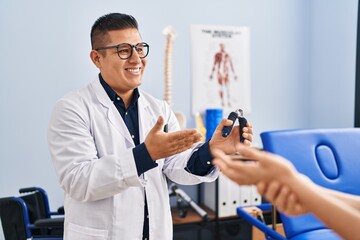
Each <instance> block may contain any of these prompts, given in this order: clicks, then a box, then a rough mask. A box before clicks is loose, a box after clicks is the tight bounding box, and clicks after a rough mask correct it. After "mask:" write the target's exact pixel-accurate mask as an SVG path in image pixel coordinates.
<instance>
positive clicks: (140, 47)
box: [95, 42, 150, 60]
mask: <svg viewBox="0 0 360 240" xmlns="http://www.w3.org/2000/svg"><path fill="white" fill-rule="evenodd" d="M149 47H150V46H149V44H147V43H144V42H141V43H137V44H135V45H131V44H130V43H120V44H118V45H115V46H107V47H98V48H96V49H95V50H96V51H99V50H105V49H110V48H116V52H117V54H118V56H119V58H120V59H122V60H126V59H129V58H130V57H131V56H132V54H133V49H134V48H135V50H136V52H137V54H138V55H139V58H146V56H147V55H148V54H149Z"/></svg>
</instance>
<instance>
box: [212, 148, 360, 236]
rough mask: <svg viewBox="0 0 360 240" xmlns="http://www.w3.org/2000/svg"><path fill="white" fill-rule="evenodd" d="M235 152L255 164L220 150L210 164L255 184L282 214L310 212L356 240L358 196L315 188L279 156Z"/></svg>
mask: <svg viewBox="0 0 360 240" xmlns="http://www.w3.org/2000/svg"><path fill="white" fill-rule="evenodd" d="M237 149H238V152H239V153H240V154H241V155H243V156H244V157H245V158H248V159H253V160H256V162H241V161H233V160H231V159H230V157H229V156H227V155H226V154H224V152H222V151H221V150H216V151H214V156H215V159H214V160H213V164H214V165H215V166H217V167H218V168H219V169H220V170H221V171H222V173H224V174H225V175H226V176H228V177H229V178H230V179H232V180H233V181H235V182H237V183H238V184H241V185H249V184H257V189H258V191H259V193H260V194H262V195H264V196H265V197H266V198H267V199H268V200H269V201H270V202H272V203H273V204H274V205H276V206H277V208H278V210H280V211H282V212H284V213H285V214H288V215H299V214H303V213H308V212H312V213H314V214H315V215H316V216H317V217H319V219H321V220H322V221H323V222H324V223H325V224H326V225H327V226H328V227H329V228H331V229H333V230H334V231H335V232H337V233H338V234H339V235H340V236H341V237H343V238H344V239H358V238H359V235H360V228H359V226H360V196H354V195H350V194H345V193H342V192H338V191H334V190H330V189H325V188H323V187H321V186H319V185H316V184H315V183H313V182H312V181H311V180H310V179H308V178H307V177H305V176H304V175H302V174H300V173H299V172H297V171H296V169H295V168H294V166H293V165H292V164H291V163H290V162H289V161H287V160H286V159H284V158H282V157H280V156H277V155H274V154H271V153H267V152H262V151H259V150H256V149H252V148H249V147H244V146H242V145H241V144H238V146H237ZM330 209H331V210H330Z"/></svg>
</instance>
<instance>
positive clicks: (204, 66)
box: [191, 25, 251, 115]
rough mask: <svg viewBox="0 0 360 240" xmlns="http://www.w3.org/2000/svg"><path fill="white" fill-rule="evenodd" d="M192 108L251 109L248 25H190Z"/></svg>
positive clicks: (226, 111) (225, 112)
mask: <svg viewBox="0 0 360 240" xmlns="http://www.w3.org/2000/svg"><path fill="white" fill-rule="evenodd" d="M191 39H192V49H191V51H192V112H193V114H194V115H195V113H196V112H199V113H200V114H203V113H204V111H205V109H209V108H222V109H223V110H224V114H227V113H230V112H231V111H234V110H236V109H239V108H240V109H242V110H243V111H244V113H250V111H251V106H250V29H249V28H248V27H231V26H207V25H191Z"/></svg>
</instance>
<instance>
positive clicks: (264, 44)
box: [0, 0, 357, 208]
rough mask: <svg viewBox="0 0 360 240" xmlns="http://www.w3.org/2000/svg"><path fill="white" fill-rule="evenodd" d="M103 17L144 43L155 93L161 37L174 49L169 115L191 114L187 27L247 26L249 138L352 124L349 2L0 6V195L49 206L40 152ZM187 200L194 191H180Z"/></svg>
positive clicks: (51, 179)
mask: <svg viewBox="0 0 360 240" xmlns="http://www.w3.org/2000/svg"><path fill="white" fill-rule="evenodd" d="M109 12H125V13H129V14H132V15H134V16H135V17H136V18H137V20H138V21H139V24H140V31H141V32H142V36H143V39H144V41H146V42H148V43H149V44H150V46H151V50H150V55H149V64H148V67H147V72H146V74H145V78H144V84H143V86H142V87H143V88H144V89H145V90H147V91H149V92H152V93H153V94H154V95H155V96H156V97H159V98H162V97H163V76H164V71H163V70H164V66H163V63H164V51H165V37H164V36H163V35H162V29H163V28H164V27H165V26H167V25H169V24H171V25H172V26H173V27H174V28H175V29H176V30H177V32H178V36H177V38H176V40H175V46H174V60H173V62H174V80H173V81H174V82H173V88H174V96H173V102H174V110H175V111H183V112H185V114H186V115H187V118H188V120H189V122H188V127H194V121H193V119H192V116H191V111H190V110H191V109H190V106H191V105H190V99H191V96H190V92H191V89H190V87H191V58H190V50H191V42H190V34H189V32H190V24H216V25H232V26H249V27H250V28H251V85H252V90H251V96H252V99H251V101H252V109H253V112H252V114H250V115H248V116H247V117H248V119H249V120H250V121H251V122H252V123H253V125H254V130H255V142H257V143H258V144H261V143H260V138H259V133H260V132H262V131H266V130H273V129H285V128H303V127H352V126H353V119H354V86H355V46H356V26H357V1H356V0H347V1H340V0H238V1H231V0H223V1H216V2H215V1H206V0H197V1H188V0H184V1H166V0H158V1H137V2H134V1H115V0H103V1H87V0H77V1H71V0H62V1H56V0H53V1H48V0H32V1H28V0H11V1H6V0H0V54H1V57H0V70H1V71H0V73H1V80H0V81H1V87H0V113H1V120H0V121H1V124H0V153H1V155H2V158H1V167H0V197H3V196H9V195H18V193H17V190H18V189H19V188H21V187H26V186H41V187H43V188H45V189H46V190H47V192H48V194H49V196H50V201H51V207H52V208H56V207H57V206H59V205H62V191H61V190H60V189H59V187H58V183H57V178H56V176H55V172H54V170H53V166H52V163H51V160H50V157H49V154H48V150H47V143H46V128H47V123H48V120H49V115H50V112H51V110H52V106H53V105H54V103H55V101H56V100H57V99H58V98H59V97H61V96H62V95H63V94H65V93H66V92H68V91H70V90H73V89H77V88H79V87H81V86H83V85H85V84H86V83H88V82H89V81H90V80H91V79H93V78H94V77H95V75H96V74H97V69H96V68H95V67H94V66H93V65H92V63H91V61H90V58H89V51H90V40H89V33H90V28H91V26H92V24H93V22H94V21H95V20H96V19H97V18H98V17H99V16H101V15H103V14H105V13H109ZM186 190H187V191H189V192H190V195H192V196H194V197H196V194H195V193H196V190H195V188H193V187H192V188H191V187H188V188H186Z"/></svg>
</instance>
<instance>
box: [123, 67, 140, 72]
mask: <svg viewBox="0 0 360 240" xmlns="http://www.w3.org/2000/svg"><path fill="white" fill-rule="evenodd" d="M126 70H127V71H129V72H139V71H140V68H128V69H126Z"/></svg>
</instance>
